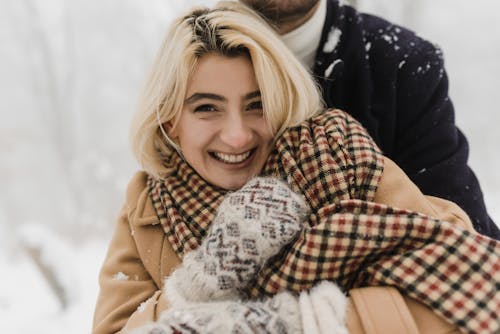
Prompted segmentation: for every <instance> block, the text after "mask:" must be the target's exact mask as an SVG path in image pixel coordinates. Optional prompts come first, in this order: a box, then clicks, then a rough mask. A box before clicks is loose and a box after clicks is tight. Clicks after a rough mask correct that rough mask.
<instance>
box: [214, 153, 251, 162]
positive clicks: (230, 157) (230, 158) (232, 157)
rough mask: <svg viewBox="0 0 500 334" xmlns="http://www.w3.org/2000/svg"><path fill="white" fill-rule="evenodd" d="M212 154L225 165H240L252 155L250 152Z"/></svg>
mask: <svg viewBox="0 0 500 334" xmlns="http://www.w3.org/2000/svg"><path fill="white" fill-rule="evenodd" d="M213 154H214V156H215V157H216V158H217V159H219V160H221V161H223V162H225V163H228V164H237V163H240V162H242V161H245V160H246V159H247V158H248V157H249V156H250V154H252V150H250V151H247V152H245V153H242V154H225V153H219V152H213Z"/></svg>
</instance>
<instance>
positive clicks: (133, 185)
mask: <svg viewBox="0 0 500 334" xmlns="http://www.w3.org/2000/svg"><path fill="white" fill-rule="evenodd" d="M148 179H149V174H148V173H146V172H144V171H138V172H136V173H135V174H134V175H133V176H132V179H131V180H130V182H129V183H128V186H127V191H126V196H125V203H126V207H127V211H128V215H129V218H130V219H131V221H135V222H141V221H143V220H148V221H149V220H151V218H155V219H156V213H155V211H154V207H153V205H152V203H151V200H150V198H149V191H148V189H149V188H148Z"/></svg>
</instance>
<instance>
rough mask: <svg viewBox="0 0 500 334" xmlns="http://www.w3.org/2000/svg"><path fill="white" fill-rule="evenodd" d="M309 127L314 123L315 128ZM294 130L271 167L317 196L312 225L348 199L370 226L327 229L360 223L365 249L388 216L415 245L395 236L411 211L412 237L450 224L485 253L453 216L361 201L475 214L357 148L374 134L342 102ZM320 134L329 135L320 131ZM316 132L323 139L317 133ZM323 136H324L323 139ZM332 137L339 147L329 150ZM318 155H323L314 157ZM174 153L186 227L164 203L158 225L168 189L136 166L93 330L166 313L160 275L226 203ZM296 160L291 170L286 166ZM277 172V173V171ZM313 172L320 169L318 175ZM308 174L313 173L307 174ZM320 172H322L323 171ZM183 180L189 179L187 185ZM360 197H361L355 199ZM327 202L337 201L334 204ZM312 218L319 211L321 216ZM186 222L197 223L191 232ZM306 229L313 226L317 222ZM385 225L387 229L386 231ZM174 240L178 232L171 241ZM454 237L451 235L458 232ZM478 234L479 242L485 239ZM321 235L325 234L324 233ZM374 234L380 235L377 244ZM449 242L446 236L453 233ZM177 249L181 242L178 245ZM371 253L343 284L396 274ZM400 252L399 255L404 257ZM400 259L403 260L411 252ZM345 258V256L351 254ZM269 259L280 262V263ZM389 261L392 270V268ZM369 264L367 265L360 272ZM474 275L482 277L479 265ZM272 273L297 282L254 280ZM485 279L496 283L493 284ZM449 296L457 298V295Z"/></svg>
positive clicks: (176, 206) (178, 209) (179, 210)
mask: <svg viewBox="0 0 500 334" xmlns="http://www.w3.org/2000/svg"><path fill="white" fill-rule="evenodd" d="M323 123H324V124H323ZM310 127H313V128H314V130H312V129H311V128H310ZM298 129H299V130H300V129H302V130H303V131H299V130H298ZM308 129H309V130H308ZM287 133H288V135H287V136H284V137H282V139H281V140H279V142H278V143H279V145H281V148H282V149H283V148H284V147H288V148H287V149H286V152H284V151H279V150H278V151H275V152H273V154H272V155H271V157H270V160H269V161H270V163H269V164H268V166H267V168H266V171H267V172H271V173H272V174H273V175H275V176H278V177H279V176H280V175H282V176H288V175H289V176H290V178H288V177H287V178H286V179H285V180H286V181H287V183H289V184H290V185H291V187H292V189H294V190H295V191H296V192H298V193H301V194H303V195H304V196H305V197H306V199H308V202H310V203H309V205H310V206H311V210H312V211H311V212H316V214H313V215H311V218H310V222H309V223H310V224H311V225H312V226H317V227H318V228H319V229H321V228H325V224H322V222H321V219H323V218H325V216H324V214H325V213H326V212H327V211H328V210H332V209H333V210H337V208H338V209H340V210H347V211H349V210H351V209H350V208H352V210H353V211H352V212H351V213H349V214H345V215H343V216H345V217H353V218H352V219H357V220H358V222H359V221H362V222H363V224H364V225H366V226H365V227H363V230H362V229H360V228H359V226H358V227H356V225H355V224H353V220H352V219H351V221H349V219H347V220H346V221H344V222H342V221H339V222H338V223H339V224H338V225H339V226H338V230H337V231H334V230H329V231H327V230H324V231H325V232H328V233H336V234H337V236H338V237H339V240H343V241H348V240H346V239H345V238H344V239H342V238H341V236H342V235H348V234H345V233H344V234H343V231H342V229H345V230H344V232H347V231H348V229H349V228H358V231H357V233H358V236H360V237H363V238H364V237H367V239H363V238H361V239H360V240H361V241H363V240H364V241H363V242H367V243H366V244H365V245H363V247H362V249H364V250H365V251H367V250H368V248H369V247H373V245H374V244H375V245H376V248H377V249H378V248H382V246H383V245H387V244H385V243H384V242H383V240H381V239H380V236H381V235H383V233H384V231H383V230H384V229H382V227H383V226H384V224H387V225H386V226H392V227H394V228H393V229H389V230H388V233H395V234H394V235H393V236H392V237H391V238H389V241H391V242H392V244H391V243H389V244H390V245H389V249H391V247H392V246H394V248H393V249H394V250H400V251H402V250H404V249H405V247H410V248H411V245H408V244H407V243H405V242H402V243H400V244H397V242H396V241H395V240H397V239H398V237H397V233H399V232H402V230H401V229H404V228H403V227H402V226H406V225H405V224H404V223H403V221H408V219H410V220H412V223H410V224H409V225H408V226H413V228H409V229H407V230H405V231H406V232H407V233H408V236H410V235H412V233H414V232H418V227H420V228H422V229H423V230H422V233H423V232H425V231H427V232H428V231H433V232H434V234H432V233H431V234H430V235H427V237H428V238H429V240H428V243H429V244H430V245H431V246H432V244H433V239H432V238H434V237H439V236H440V235H441V233H442V231H445V232H443V233H450V231H451V234H452V235H457V234H458V235H460V236H461V237H462V238H464V240H465V241H467V242H469V241H470V242H472V243H473V244H474V243H478V245H473V247H475V248H477V249H479V252H481V251H483V247H482V246H481V243H488V242H492V241H487V238H484V237H481V236H474V235H471V234H470V233H468V232H464V231H463V230H461V229H457V228H452V227H451V226H450V225H449V224H446V223H439V222H435V221H434V220H433V219H430V218H426V217H424V216H420V215H415V214H410V213H408V212H406V211H402V210H399V209H392V208H390V207H386V206H384V205H379V204H373V203H372V204H367V205H365V206H363V205H362V203H368V202H365V201H374V202H378V203H383V204H386V205H395V206H398V207H404V208H408V209H412V210H416V211H419V212H423V213H426V214H429V215H431V216H434V217H436V218H439V219H442V220H446V221H449V222H452V223H455V224H457V225H460V226H462V227H464V228H468V229H471V225H470V222H469V221H468V219H467V217H466V215H464V213H463V212H462V211H461V210H460V209H459V208H458V207H457V206H455V205H453V204H452V203H449V202H447V201H444V200H440V199H437V198H433V197H428V196H424V195H422V194H421V193H420V192H419V191H418V189H417V188H416V187H415V186H414V185H413V184H411V182H410V181H409V180H408V179H407V178H406V176H404V175H403V174H402V173H401V171H400V170H399V169H397V167H395V166H394V165H392V164H391V163H390V161H385V166H384V168H383V173H382V162H383V160H382V158H381V157H380V156H379V154H378V152H377V150H376V148H374V147H373V146H372V147H365V148H367V150H365V149H362V150H360V149H358V148H359V147H360V146H359V145H356V144H358V143H363V144H362V145H361V146H363V145H365V144H368V143H369V140H368V139H369V138H368V136H367V134H366V133H365V132H363V131H362V128H361V127H360V126H359V124H358V123H357V122H356V121H354V120H353V119H352V118H350V117H348V116H347V115H346V114H345V113H342V112H339V111H330V112H327V113H325V114H323V115H322V116H320V117H318V118H315V119H314V120H313V121H311V122H310V123H306V124H304V125H303V126H302V127H299V128H295V130H290V132H287ZM322 135H323V137H321V136H322ZM295 136H297V137H295ZM318 136H320V137H321V138H318ZM318 139H321V140H318ZM317 143H319V145H318V144H317ZM287 145H288V146H287ZM315 146H317V147H322V149H321V148H320V149H319V150H320V151H321V152H319V151H318V149H317V148H314V147H315ZM327 146H332V147H330V148H329V149H327ZM332 148H334V149H332ZM280 152H281V153H280ZM314 152H316V153H314ZM311 154H312V155H311ZM315 154H318V155H316V156H315ZM320 155H323V156H320ZM172 159H173V160H172V161H171V162H172V166H173V167H172V174H171V175H170V177H168V178H166V181H167V182H166V183H165V186H167V189H168V187H169V185H170V187H171V186H174V187H177V190H176V191H177V193H176V195H175V196H171V195H172V194H173V192H172V190H173V188H170V189H169V190H168V194H167V193H164V194H163V198H162V199H163V200H166V201H168V200H170V201H174V202H172V203H171V204H172V205H168V204H167V202H165V205H167V207H168V209H167V210H168V211H167V212H168V217H170V218H172V219H177V224H178V226H179V228H178V229H177V230H176V231H175V232H173V233H172V231H171V229H170V228H169V227H168V226H169V225H168V221H165V218H166V216H164V215H163V214H162V213H161V212H160V221H161V222H162V223H161V224H159V222H160V221H159V219H158V217H157V215H156V212H155V209H154V207H153V204H152V203H151V200H150V197H149V196H150V189H151V188H153V189H156V190H161V188H158V187H156V186H153V184H152V183H151V184H150V186H151V188H150V187H148V186H147V185H146V183H147V179H148V176H147V175H146V174H144V173H139V174H137V175H136V176H135V177H134V179H133V180H132V182H131V183H130V185H129V188H128V191H127V202H126V205H125V207H124V209H123V211H122V215H121V217H120V220H119V222H118V225H117V229H116V232H115V236H114V238H113V240H112V242H111V245H110V249H109V251H108V255H107V257H106V260H105V263H104V265H103V269H102V271H101V276H100V284H101V292H100V296H99V300H98V303H97V307H96V312H95V317H94V333H110V332H116V331H119V330H120V329H122V328H124V327H125V328H133V327H136V326H137V325H141V324H143V323H144V322H145V321H151V320H154V319H157V318H158V315H159V313H160V312H161V311H162V310H164V309H165V308H166V307H167V305H166V302H165V298H161V294H162V290H161V289H162V287H163V282H162V279H163V278H164V277H165V276H168V275H169V274H170V273H171V272H172V270H173V269H174V267H175V266H176V265H177V264H179V262H180V260H179V256H180V254H181V253H182V252H183V251H184V249H186V250H187V249H190V248H196V247H197V244H199V242H200V241H201V239H202V238H203V236H204V235H205V233H206V228H207V227H208V225H209V222H210V221H211V219H213V213H214V212H215V211H216V210H217V204H219V203H220V200H221V199H222V197H223V196H224V193H223V192H221V191H220V190H218V189H215V188H212V187H211V186H210V185H208V184H206V183H205V182H204V181H203V180H202V179H201V178H200V177H199V176H197V174H196V173H194V171H192V170H190V168H189V166H188V165H187V164H186V163H184V162H183V161H182V160H181V159H180V158H179V157H178V155H177V154H173V156H172ZM276 159H278V160H276ZM302 159H305V161H306V163H305V164H296V165H295V164H294V163H295V162H297V161H301V160H302ZM272 161H275V162H279V161H281V162H280V163H283V165H284V166H282V167H283V168H281V167H279V163H278V164H276V163H272ZM314 161H316V162H317V161H321V162H322V163H321V164H320V165H317V166H312V165H311V163H314ZM293 166H295V167H293ZM338 166H340V169H339V170H340V171H341V174H340V175H335V174H332V173H330V172H329V170H331V169H334V170H335V169H337V168H338ZM275 167H277V169H275ZM288 167H291V169H290V170H288V169H287V168H288ZM309 167H311V168H309ZM302 168H305V169H302ZM275 172H276V173H277V174H274V173H275ZM311 173H313V175H311ZM314 173H316V174H315V175H314ZM342 174H344V175H342ZM310 176H313V177H312V178H309V177H310ZM315 177H317V178H316V179H315ZM325 179H327V180H328V181H327V184H328V183H330V184H333V185H334V187H328V186H325V185H324V184H323V183H322V182H323V181H324V180H325ZM186 182H188V183H186ZM377 182H378V183H377ZM183 184H184V186H182V185H183ZM157 185H159V186H163V184H162V183H157ZM176 185H177V186H176ZM182 192H185V195H182ZM200 196H202V197H204V199H205V200H207V201H208V202H207V204H210V203H211V204H212V205H208V206H204V205H201V206H200V205H198V204H199V200H200ZM356 199H358V200H357V201H356ZM359 199H362V200H359ZM156 203H157V208H159V209H160V210H161V208H162V205H160V206H158V201H156ZM335 203H336V204H335ZM328 204H330V205H329V206H328ZM337 205H338V207H337ZM321 206H325V208H326V209H325V210H322V211H319V210H315V208H320V207H321ZM373 210H375V213H376V212H377V210H378V212H381V213H383V212H385V213H387V216H388V217H389V218H391V217H392V218H394V217H397V218H398V219H399V220H400V222H401V223H400V226H399V229H398V228H397V224H395V223H394V220H393V219H387V220H385V219H382V218H381V217H383V216H380V215H376V214H375V216H373V215H370V212H372V213H373ZM314 217H317V218H319V219H320V220H316V221H314ZM370 217H379V220H378V221H377V219H375V220H373V221H372V220H370V219H368V218H370ZM396 220H397V219H396ZM207 221H208V223H207ZM367 223H368V224H367ZM380 224H382V225H380ZM183 228H187V229H189V231H186V230H184V231H183ZM313 228H314V227H313ZM331 228H334V226H331ZM165 230H166V231H167V234H169V233H170V234H169V235H168V236H167V235H166V233H165ZM307 231H314V229H311V230H307ZM374 232H376V233H377V234H376V236H377V237H376V238H375V239H370V235H371V234H372V233H374ZM379 232H381V233H382V234H379ZM174 234H175V235H174ZM424 235H425V234H424ZM311 236H313V235H311V234H310V233H306V234H304V236H303V237H304V238H306V239H307V238H309V237H311ZM377 238H379V239H377ZM169 240H177V241H173V242H170V241H169ZM180 240H182V242H180ZM301 240H302V239H301ZM304 240H305V239H304ZM436 240H437V239H436ZM436 240H434V241H436ZM450 240H453V238H451V239H450ZM478 240H480V241H479V242H478ZM313 241H314V240H313ZM320 241H322V242H324V241H325V240H320ZM330 241H332V238H327V240H326V242H327V243H328V242H330ZM371 242H374V244H373V243H371ZM394 242H396V244H397V245H396V244H394ZM443 242H444V243H446V240H444V241H443ZM349 243H350V244H351V245H354V240H350V241H349ZM420 244H421V245H422V246H424V244H425V238H424V240H420ZM464 244H465V243H464ZM333 247H334V248H332V250H335V251H337V250H339V249H342V247H343V246H342V245H335V244H334V245H333ZM398 247H399V248H398ZM473 247H471V249H473ZM174 248H175V249H177V252H176V251H175V250H174ZM298 250H299V252H302V251H306V252H307V251H308V250H307V249H301V248H299V249H298ZM385 250H388V249H385ZM406 250H407V251H408V250H409V249H408V248H406ZM410 253H411V252H410ZM410 253H408V254H410ZM469 253H470V252H469ZM497 253H498V250H497ZM374 254H379V255H380V253H376V252H375V253H374ZM404 254H407V253H403V255H404ZM327 255H328V254H327ZM386 255H388V254H386ZM325 259H326V262H325V263H324V264H325V266H326V267H327V268H328V269H330V271H328V270H326V271H323V270H321V272H324V273H326V274H329V275H333V274H335V273H333V272H332V271H331V270H335V266H334V263H332V262H331V258H330V260H329V258H328V257H327V258H325ZM366 259H367V261H366V262H365V263H361V264H359V265H360V266H361V267H360V270H362V269H363V268H364V269H367V270H366V272H365V275H361V276H359V275H357V274H354V275H353V273H352V272H351V273H349V271H348V270H346V269H349V268H356V266H355V265H354V264H351V265H349V266H342V267H341V268H340V269H341V270H340V271H339V273H341V274H342V275H343V277H339V281H340V282H339V283H340V284H342V285H343V284H345V285H344V288H351V287H354V286H357V285H360V284H366V283H377V282H378V283H380V282H381V281H383V280H384V279H387V280H388V279H390V277H389V278H387V277H386V278H384V277H383V276H384V275H382V278H379V279H378V280H377V279H375V278H374V277H371V276H370V270H371V269H370V264H372V265H377V264H378V265H380V266H381V267H384V266H387V265H390V264H391V263H390V261H389V260H390V257H389V260H387V261H385V262H384V261H382V262H377V261H376V259H375V258H373V257H370V256H368V257H366ZM370 259H371V260H370ZM393 259H394V260H396V258H393ZM400 259H401V260H402V259H404V257H401V258H400ZM293 260H294V259H293V258H290V254H288V255H287V258H286V261H293ZM344 260H345V261H347V259H344ZM340 262H342V261H340ZM403 262H404V261H403ZM344 263H347V262H344ZM298 264H299V265H303V264H304V263H300V262H298ZM270 265H273V266H276V264H275V263H272V264H270ZM476 266H477V264H475V265H474V266H472V268H474V270H475V269H476ZM481 268H482V270H489V268H488V266H487V265H483V266H482V267H481ZM280 269H281V268H280ZM383 269H384V270H385V271H387V268H386V267H385V268H383ZM459 270H464V268H462V266H459ZM385 271H383V272H385ZM117 272H123V273H125V274H126V275H127V276H129V277H130V279H129V280H114V279H113V276H114V275H115V274H116V273H117ZM266 272H268V271H266V270H264V273H266ZM361 272H362V271H360V272H359V273H361ZM497 272H498V270H497ZM408 275H409V274H408ZM307 276H308V275H306V281H304V282H303V284H304V287H305V286H308V285H309V284H310V283H312V281H314V280H315V278H314V277H312V276H311V277H307ZM471 277H475V274H474V275H472V276H471ZM283 278H284V279H283ZM495 279H496V281H497V282H498V277H495ZM267 282H277V284H282V283H283V282H285V283H290V282H291V281H288V277H284V276H282V275H281V274H280V275H278V277H274V276H273V275H271V276H259V284H258V285H256V287H258V288H259V290H262V291H263V292H265V293H268V292H271V293H272V292H273V291H268V289H267V288H268V286H267ZM292 283H297V282H292ZM399 283H401V282H399ZM301 284H302V283H301ZM395 284H396V285H397V284H398V282H395ZM417 285H418V284H417ZM271 286H272V284H271ZM484 286H485V288H486V289H488V284H487V283H486V284H485V285H484ZM291 287H292V289H295V288H297V285H294V284H292V285H291ZM417 287H418V286H417ZM437 288H441V286H440V285H437ZM419 291H420V290H418V289H417V290H415V293H418V292H419ZM456 295H458V296H459V297H460V293H458V294H455V293H454V294H453V296H456ZM453 296H452V297H453ZM417 297H421V296H417ZM148 298H150V299H149V301H148V302H147V303H145V304H143V305H142V306H141V307H140V308H139V310H137V308H138V306H139V305H141V303H142V302H144V301H146V300H148ZM450 300H452V299H451V297H450ZM489 302H493V303H494V302H495V299H494V298H493V299H492V301H489ZM446 307H447V306H445V309H444V310H445V311H446V310H449V308H446ZM492 309H493V310H494V309H495V308H490V310H492ZM497 309H498V307H497ZM354 313H355V312H352V313H351V315H349V314H348V319H349V317H350V316H351V317H354V318H356V315H355V314H354ZM458 314H459V315H460V314H461V313H460V312H458ZM358 318H359V315H358ZM349 330H351V328H349Z"/></svg>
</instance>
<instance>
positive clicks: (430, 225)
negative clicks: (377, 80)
mask: <svg viewBox="0 0 500 334" xmlns="http://www.w3.org/2000/svg"><path fill="white" fill-rule="evenodd" d="M173 161H174V162H175V164H177V166H178V168H176V169H175V168H173V169H172V170H173V172H172V175H171V176H169V177H168V178H166V179H165V181H163V182H159V181H155V180H153V179H150V182H149V187H150V195H151V198H152V200H153V202H154V205H155V208H156V210H157V213H158V216H159V218H160V221H161V223H162V224H163V227H164V229H165V233H166V234H167V236H168V238H169V241H170V242H171V243H172V245H173V247H174V249H175V250H176V251H177V252H178V254H179V255H181V256H182V255H183V254H184V252H185V251H189V250H191V249H195V248H196V247H198V245H199V244H200V243H201V240H202V239H203V237H204V236H205V235H206V232H207V229H208V227H209V226H210V223H211V222H212V220H213V218H214V217H215V213H216V210H217V208H218V206H219V204H220V202H221V201H222V199H223V197H224V195H225V193H224V191H222V190H220V189H217V188H214V187H213V186H210V185H209V184H207V183H206V182H205V181H203V179H202V178H201V177H199V176H198V175H197V174H196V172H194V171H193V170H192V169H191V168H190V167H189V166H188V165H187V164H186V163H185V162H184V161H183V160H182V159H181V158H180V157H178V156H176V158H175V159H174V160H173ZM382 170H383V160H382V155H381V154H380V152H379V150H378V148H377V147H376V146H375V145H374V143H373V141H372V140H371V139H370V137H369V136H368V134H367V133H366V131H365V130H364V129H363V128H362V127H361V126H360V124H359V123H358V122H357V121H355V120H354V119H352V118H351V117H350V116H349V115H347V114H346V113H343V112H341V111H338V110H331V111H327V112H325V113H323V114H321V115H320V116H317V117H315V118H313V119H311V120H309V121H306V122H304V123H303V124H302V125H300V126H297V127H294V128H291V129H289V130H287V131H286V132H285V133H284V134H283V135H282V136H281V137H280V138H279V139H278V140H277V142H276V148H275V150H274V151H273V152H272V153H271V155H270V157H269V160H268V162H267V164H266V166H265V167H264V169H263V173H262V174H263V175H266V176H273V177H278V178H281V179H283V180H285V181H286V182H287V183H288V184H289V185H290V187H291V188H292V190H294V191H295V192H297V193H299V194H302V195H303V196H304V197H305V198H306V200H307V203H308V204H309V205H310V209H311V211H310V212H311V214H310V216H309V219H308V225H306V226H305V228H304V230H303V231H302V233H301V235H300V237H299V238H298V239H297V240H296V241H294V242H293V243H292V244H291V245H289V246H288V247H286V248H285V249H283V251H282V252H281V253H280V254H279V255H278V256H276V257H275V258H274V259H273V260H272V261H270V262H268V263H267V264H266V266H265V267H264V268H263V269H262V270H261V272H260V273H259V274H258V275H257V277H256V280H255V282H254V283H253V284H251V285H250V286H251V289H250V290H249V291H248V293H249V295H251V296H254V297H259V296H263V295H272V294H275V293H277V292H278V291H279V290H281V289H289V290H293V291H301V290H303V289H308V288H310V287H312V286H313V285H314V284H315V283H316V282H318V281H320V280H331V281H335V282H336V283H337V284H339V286H341V287H342V288H343V289H345V290H346V291H348V290H349V289H351V288H355V287H362V286H370V285H372V286H373V285H391V286H395V287H397V288H398V289H399V290H400V291H402V292H403V293H404V294H406V295H408V296H411V297H413V298H415V299H417V300H419V301H421V302H423V303H425V304H426V305H428V306H429V307H431V308H432V309H434V310H435V311H436V312H437V313H438V314H441V315H442V316H444V318H445V319H447V320H448V321H450V322H452V323H454V324H455V325H457V326H458V327H459V328H461V329H462V330H464V331H466V332H470V333H494V332H499V331H500V321H499V317H498V314H500V293H499V288H500V243H498V242H496V241H494V240H492V239H489V238H487V237H483V236H480V235H476V234H472V233H469V232H467V231H464V230H462V229H460V228H457V227H455V226H452V225H451V224H449V223H446V222H441V221H437V220H435V219H433V218H430V217H427V216H423V215H420V214H417V213H414V212H409V211H405V210H400V209H396V208H391V207H388V206H385V205H381V204H377V203H373V202H372V200H373V198H374V194H375V191H376V189H377V184H378V182H379V180H380V176H381V174H382Z"/></svg>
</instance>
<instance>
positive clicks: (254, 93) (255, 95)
mask: <svg viewBox="0 0 500 334" xmlns="http://www.w3.org/2000/svg"><path fill="white" fill-rule="evenodd" d="M259 96H260V90H256V91H255V92H251V93H248V94H246V95H245V100H250V99H252V98H254V97H259Z"/></svg>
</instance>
